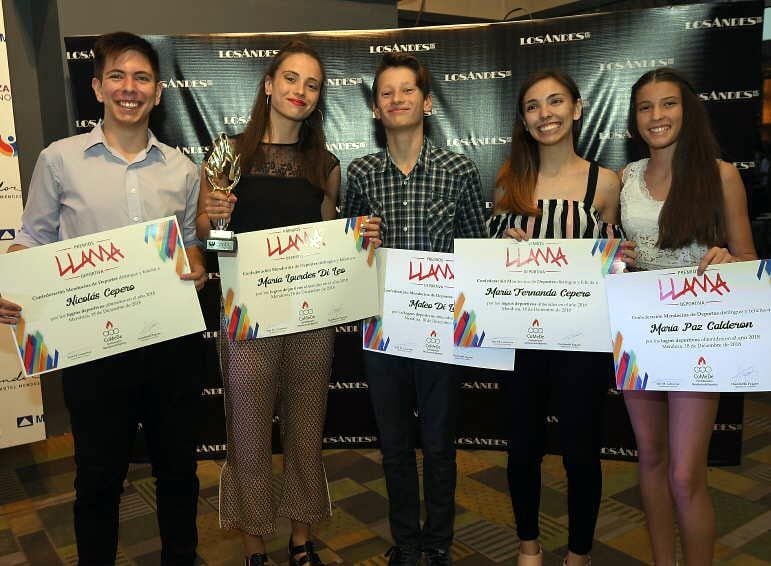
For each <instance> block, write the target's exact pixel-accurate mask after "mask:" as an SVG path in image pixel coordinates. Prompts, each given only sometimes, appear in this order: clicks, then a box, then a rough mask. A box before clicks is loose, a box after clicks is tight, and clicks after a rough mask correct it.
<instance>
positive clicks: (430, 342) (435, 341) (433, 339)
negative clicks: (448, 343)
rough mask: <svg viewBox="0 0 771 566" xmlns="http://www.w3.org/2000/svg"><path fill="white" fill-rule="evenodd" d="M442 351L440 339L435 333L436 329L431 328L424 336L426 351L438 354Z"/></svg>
mask: <svg viewBox="0 0 771 566" xmlns="http://www.w3.org/2000/svg"><path fill="white" fill-rule="evenodd" d="M441 351H442V341H441V340H440V339H439V336H437V335H436V330H432V331H431V332H430V333H429V335H428V336H427V337H426V352H428V353H429V354H440V353H441Z"/></svg>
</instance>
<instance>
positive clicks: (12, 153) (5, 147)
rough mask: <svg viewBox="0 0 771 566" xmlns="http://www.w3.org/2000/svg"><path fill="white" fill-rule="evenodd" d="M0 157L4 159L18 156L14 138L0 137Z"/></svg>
mask: <svg viewBox="0 0 771 566" xmlns="http://www.w3.org/2000/svg"><path fill="white" fill-rule="evenodd" d="M0 155H4V156H5V157H16V156H17V155H19V148H18V146H17V145H16V138H15V137H14V136H1V135H0Z"/></svg>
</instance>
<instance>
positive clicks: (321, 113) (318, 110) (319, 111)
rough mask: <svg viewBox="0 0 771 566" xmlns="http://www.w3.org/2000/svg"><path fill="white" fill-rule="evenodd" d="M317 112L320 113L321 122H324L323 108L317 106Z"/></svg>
mask: <svg viewBox="0 0 771 566" xmlns="http://www.w3.org/2000/svg"><path fill="white" fill-rule="evenodd" d="M316 111H317V112H318V113H319V116H321V121H322V122H324V113H323V112H322V111H321V108H319V107H318V106H317V107H316Z"/></svg>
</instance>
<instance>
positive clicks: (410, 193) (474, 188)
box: [342, 138, 487, 252]
mask: <svg viewBox="0 0 771 566" xmlns="http://www.w3.org/2000/svg"><path fill="white" fill-rule="evenodd" d="M342 214H343V216H345V217H350V216H360V215H367V214H372V215H373V216H380V217H381V218H382V219H383V223H382V226H381V234H382V240H383V246H384V247H386V248H398V249H405V250H422V251H433V252H452V251H453V238H485V237H487V228H486V226H485V218H484V205H483V203H482V192H481V181H480V178H479V170H478V169H477V166H476V165H475V164H474V162H473V161H471V160H470V159H469V158H468V157H466V156H465V155H461V154H458V153H453V152H451V151H448V150H446V149H444V148H441V147H436V146H435V145H434V144H433V143H431V141H430V140H429V139H428V138H425V139H424V141H423V147H422V148H421V150H420V155H419V156H418V160H417V162H416V163H415V167H414V168H413V169H412V171H410V174H409V175H405V174H404V173H402V172H401V171H400V170H399V168H398V167H397V166H396V165H394V163H393V161H391V157H390V155H389V154H388V150H387V149H386V150H385V151H381V152H379V153H373V154H371V155H365V156H364V157H360V158H358V159H355V160H354V161H352V162H351V164H350V165H349V166H348V187H347V189H346V192H345V197H344V199H343V206H342Z"/></svg>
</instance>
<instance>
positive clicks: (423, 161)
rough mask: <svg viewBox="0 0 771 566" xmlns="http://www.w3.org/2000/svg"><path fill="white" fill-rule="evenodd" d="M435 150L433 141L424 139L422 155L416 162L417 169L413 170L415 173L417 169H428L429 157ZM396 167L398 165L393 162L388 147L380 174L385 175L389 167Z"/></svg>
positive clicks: (421, 149) (420, 154)
mask: <svg viewBox="0 0 771 566" xmlns="http://www.w3.org/2000/svg"><path fill="white" fill-rule="evenodd" d="M432 148H433V144H432V143H431V140H429V139H428V138H427V137H425V136H424V137H423V145H422V146H421V148H420V153H419V154H418V160H417V161H416V162H415V167H414V168H413V171H414V170H415V169H426V168H427V167H428V164H429V161H430V160H429V155H430V154H431V149H432ZM389 165H390V166H391V167H396V164H395V163H394V162H393V161H392V160H391V153H390V152H389V151H388V146H387V145H386V148H385V158H384V159H383V162H382V164H381V165H380V172H381V173H385V171H386V169H387V168H388V167H389Z"/></svg>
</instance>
